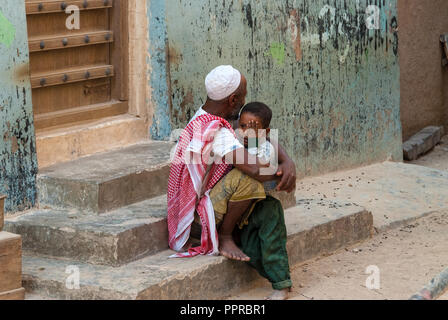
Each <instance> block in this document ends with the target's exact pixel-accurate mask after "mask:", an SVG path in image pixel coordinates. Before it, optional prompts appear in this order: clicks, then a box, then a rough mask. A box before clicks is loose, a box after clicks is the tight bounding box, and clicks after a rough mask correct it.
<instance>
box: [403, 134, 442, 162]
mask: <svg viewBox="0 0 448 320" xmlns="http://www.w3.org/2000/svg"><path fill="white" fill-rule="evenodd" d="M443 133H444V132H443V127H434V126H431V127H426V128H424V129H423V130H421V131H420V132H419V133H417V134H415V135H413V136H412V137H411V138H410V139H409V140H408V141H406V142H405V143H403V155H404V159H405V160H407V161H412V160H416V159H417V158H418V157H419V156H421V155H422V154H425V153H426V152H428V151H430V150H431V149H432V148H434V147H435V146H436V145H437V144H438V143H439V142H440V141H441V139H442V136H443Z"/></svg>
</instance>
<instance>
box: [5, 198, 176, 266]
mask: <svg viewBox="0 0 448 320" xmlns="http://www.w3.org/2000/svg"><path fill="white" fill-rule="evenodd" d="M5 222H6V223H5V229H6V230H9V231H10V232H13V233H16V234H20V235H22V236H23V248H24V250H26V251H28V252H31V253H34V254H40V255H46V256H52V257H65V258H71V259H74V260H78V261H83V262H86V263H91V264H102V265H110V266H119V265H122V264H124V263H127V262H130V261H134V260H136V259H138V258H141V257H144V256H147V255H150V254H153V253H156V252H159V251H161V250H165V249H168V230H167V225H166V196H161V197H157V198H153V199H150V200H146V201H143V202H139V203H137V204H133V205H130V206H127V207H124V208H120V209H117V210H114V211H112V212H110V213H106V214H103V215H91V214H84V213H82V212H81V211H79V210H74V209H72V210H55V209H48V210H42V209H39V210H33V211H31V212H28V213H26V214H24V215H21V216H16V217H10V218H7V219H6V221H5Z"/></svg>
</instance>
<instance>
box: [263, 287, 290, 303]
mask: <svg viewBox="0 0 448 320" xmlns="http://www.w3.org/2000/svg"><path fill="white" fill-rule="evenodd" d="M290 291H291V289H290V288H286V289H283V290H274V291H273V292H272V293H271V294H270V295H269V296H267V297H266V298H264V300H287V299H288V296H289V292H290Z"/></svg>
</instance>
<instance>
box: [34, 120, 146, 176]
mask: <svg viewBox="0 0 448 320" xmlns="http://www.w3.org/2000/svg"><path fill="white" fill-rule="evenodd" d="M148 139H149V131H148V125H147V124H146V123H145V121H144V120H143V119H140V118H137V117H135V116H132V115H129V114H124V115H118V116H113V117H107V118H102V119H97V120H88V121H81V122H78V123H72V124H70V125H61V126H58V127H51V128H48V129H44V130H37V131H36V150H37V162H38V164H39V168H46V167H48V166H51V165H54V164H57V163H62V162H67V161H72V160H75V159H78V158H79V157H84V156H87V155H92V154H95V153H99V152H106V151H108V150H112V149H114V148H121V147H124V146H127V145H130V144H134V143H138V142H140V141H145V140H148Z"/></svg>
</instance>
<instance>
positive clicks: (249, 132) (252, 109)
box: [237, 102, 278, 192]
mask: <svg viewBox="0 0 448 320" xmlns="http://www.w3.org/2000/svg"><path fill="white" fill-rule="evenodd" d="M271 119H272V111H271V109H270V108H269V107H268V106H267V105H265V104H264V103H261V102H253V103H249V104H247V105H246V106H244V107H243V108H242V109H241V113H240V119H239V123H238V127H239V128H238V130H237V132H238V133H239V135H240V137H242V138H243V139H244V147H245V148H246V149H247V151H248V152H249V153H250V154H252V155H255V156H257V157H258V159H259V161H260V162H261V163H263V164H266V165H269V167H268V168H266V169H265V170H266V171H265V172H266V174H272V173H275V172H276V171H277V168H278V159H277V152H276V151H275V148H274V146H273V145H272V144H271V143H270V142H269V140H268V136H269V133H270V131H271V129H270V128H269V126H270V124H271ZM263 186H264V189H265V191H266V192H270V191H273V190H275V188H276V187H277V181H275V180H274V181H269V182H265V183H264V184H263Z"/></svg>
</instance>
